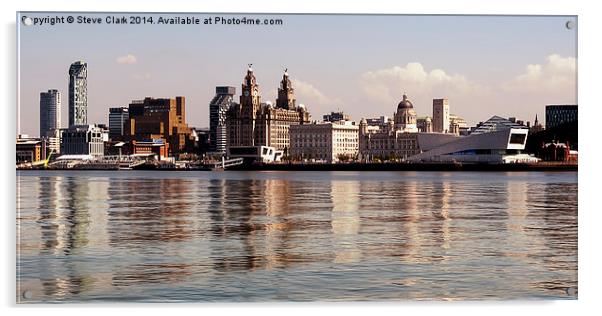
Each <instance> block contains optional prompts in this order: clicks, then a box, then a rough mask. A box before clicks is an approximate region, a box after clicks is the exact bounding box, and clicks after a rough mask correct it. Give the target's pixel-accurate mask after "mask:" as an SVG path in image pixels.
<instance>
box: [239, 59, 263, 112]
mask: <svg viewBox="0 0 602 316" xmlns="http://www.w3.org/2000/svg"><path fill="white" fill-rule="evenodd" d="M252 66H253V64H249V68H248V69H247V75H246V76H245V79H244V81H243V83H242V95H241V96H240V106H241V108H242V116H243V118H252V119H254V118H255V116H256V115H257V110H258V109H259V105H260V99H261V97H260V96H259V85H257V79H255V74H253V67H252Z"/></svg>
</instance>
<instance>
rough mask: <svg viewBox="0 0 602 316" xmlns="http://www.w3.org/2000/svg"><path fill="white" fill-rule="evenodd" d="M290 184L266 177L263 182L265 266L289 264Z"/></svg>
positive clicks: (277, 266) (270, 267)
mask: <svg viewBox="0 0 602 316" xmlns="http://www.w3.org/2000/svg"><path fill="white" fill-rule="evenodd" d="M291 195H292V193H291V185H290V181H288V180H284V179H267V180H265V181H264V183H263V196H264V199H265V216H266V219H265V267H266V268H267V269H274V268H285V267H287V266H288V265H289V263H290V260H291V255H290V253H289V251H288V250H289V247H290V246H289V244H288V241H289V232H290V231H291V229H292V226H293V224H292V223H291V221H290V219H289V212H290V210H291V206H290V202H291V201H290V200H291Z"/></svg>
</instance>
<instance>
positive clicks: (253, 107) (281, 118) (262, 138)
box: [226, 65, 309, 156]
mask: <svg viewBox="0 0 602 316" xmlns="http://www.w3.org/2000/svg"><path fill="white" fill-rule="evenodd" d="M226 122H227V123H226V126H227V129H228V137H227V147H228V148H231V147H256V146H269V147H274V148H275V149H276V150H282V151H283V152H284V155H285V156H286V155H288V151H289V150H290V139H289V128H290V126H291V125H298V124H307V123H309V112H307V110H306V109H305V106H303V105H302V104H299V105H297V102H296V99H295V94H294V88H293V85H292V83H291V80H290V78H289V76H288V72H287V71H286V70H285V71H284V75H283V76H282V81H281V82H280V87H279V88H278V99H277V100H276V106H273V104H272V103H271V102H266V103H261V94H260V92H259V85H258V84H257V79H256V78H255V74H254V73H253V68H252V67H251V65H249V68H248V69H247V74H246V76H245V78H244V80H243V83H242V95H241V96H240V103H238V104H233V105H232V106H231V107H230V109H229V110H228V115H227V120H226Z"/></svg>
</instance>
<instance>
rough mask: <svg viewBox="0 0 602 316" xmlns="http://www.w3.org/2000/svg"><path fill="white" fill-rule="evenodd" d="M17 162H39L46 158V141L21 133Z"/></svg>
mask: <svg viewBox="0 0 602 316" xmlns="http://www.w3.org/2000/svg"><path fill="white" fill-rule="evenodd" d="M16 151H17V158H16V159H17V164H19V163H26V162H38V161H41V160H44V159H46V142H45V141H44V140H43V139H39V138H30V137H29V136H28V135H19V137H18V138H17V149H16Z"/></svg>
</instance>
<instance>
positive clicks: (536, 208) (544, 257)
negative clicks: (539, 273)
mask: <svg viewBox="0 0 602 316" xmlns="http://www.w3.org/2000/svg"><path fill="white" fill-rule="evenodd" d="M577 191H578V188H577V181H575V182H554V181H550V180H548V181H546V182H545V183H531V184H529V186H528V196H529V204H530V206H531V207H530V211H529V213H528V215H527V217H528V218H529V219H530V222H532V223H533V224H532V225H531V227H529V228H530V238H531V239H534V240H538V239H539V238H537V237H540V238H541V240H542V241H541V242H540V243H539V244H538V246H537V247H534V251H531V252H530V254H529V256H530V257H531V258H533V259H534V260H537V262H538V263H541V264H543V266H544V267H545V269H546V275H547V277H546V278H542V279H540V280H538V281H537V282H532V285H533V286H534V287H536V288H542V289H545V290H548V291H552V292H554V293H556V294H558V295H561V296H564V295H568V296H573V297H577V293H576V292H577V291H576V289H577V267H578V265H577V241H578V238H577V236H578V235H577V233H578V222H577V218H578V217H577V214H578V208H577V205H578V200H577ZM569 288H570V289H573V290H572V291H569Z"/></svg>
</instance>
